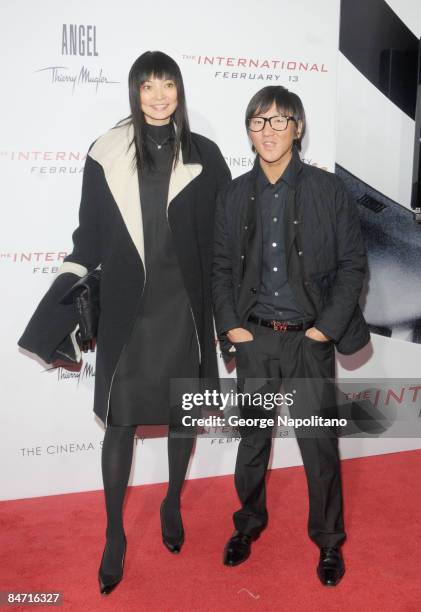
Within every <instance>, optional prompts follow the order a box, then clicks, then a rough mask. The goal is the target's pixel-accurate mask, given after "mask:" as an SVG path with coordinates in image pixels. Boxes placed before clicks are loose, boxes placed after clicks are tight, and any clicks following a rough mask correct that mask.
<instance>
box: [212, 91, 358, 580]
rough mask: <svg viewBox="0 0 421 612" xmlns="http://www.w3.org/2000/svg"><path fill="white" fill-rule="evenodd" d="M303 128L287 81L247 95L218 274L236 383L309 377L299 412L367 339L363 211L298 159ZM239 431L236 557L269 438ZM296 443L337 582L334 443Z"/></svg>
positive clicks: (221, 317) (258, 518)
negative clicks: (251, 158)
mask: <svg viewBox="0 0 421 612" xmlns="http://www.w3.org/2000/svg"><path fill="white" fill-rule="evenodd" d="M305 127H306V119H305V113H304V108H303V105H302V102H301V100H300V98H299V97H298V96H297V95H295V94H293V93H291V92H289V91H288V90H287V89H285V88H284V87H281V86H270V87H265V88H263V89H262V90H260V91H259V92H257V94H256V95H255V96H254V97H253V98H252V99H251V101H250V103H249V105H248V107H247V111H246V128H247V131H248V135H249V138H250V140H251V143H252V146H253V151H255V152H256V154H257V155H256V161H255V164H254V167H253V169H252V170H251V171H250V172H247V173H246V174H244V175H242V176H240V177H238V178H237V179H235V180H234V181H232V183H231V184H230V186H229V187H228V188H227V189H226V190H225V191H224V192H223V194H222V196H221V197H220V201H219V204H218V210H217V214H216V227H215V250H214V266H213V280H212V284H213V300H214V312H215V320H216V327H217V332H218V336H219V339H220V345H221V350H222V352H223V355H224V357H226V358H227V359H229V358H231V357H232V355H233V352H234V351H235V356H236V365H237V375H238V380H239V382H240V381H245V380H251V379H254V380H257V379H260V380H261V379H262V378H263V379H267V378H268V377H269V379H273V378H278V381H279V380H280V379H284V380H285V379H289V380H290V379H292V378H294V379H302V380H303V381H305V383H304V388H305V390H304V391H303V393H301V396H300V398H298V399H297V402H296V403H295V404H294V405H293V406H291V407H290V412H291V416H293V417H296V418H297V417H300V416H306V417H308V416H310V415H313V414H314V415H318V414H321V410H322V405H321V404H322V400H321V397H322V395H323V394H324V392H325V391H326V389H322V390H321V389H320V380H322V381H323V380H327V379H332V378H333V377H334V376H335V351H334V346H335V345H336V348H337V350H338V351H339V352H341V353H345V354H350V353H353V352H355V351H357V350H359V349H361V348H362V347H363V346H364V345H365V344H366V343H367V342H368V341H369V332H368V328H367V325H366V323H365V321H364V318H363V316H362V314H361V311H360V309H359V306H358V300H359V297H360V293H361V289H362V286H363V280H364V276H365V272H366V256H365V249H364V245H363V242H362V238H361V232H360V225H359V219H358V214H357V209H356V206H355V204H354V202H353V201H351V200H350V199H349V197H348V194H347V193H346V191H345V188H344V186H343V184H342V182H341V181H340V179H338V178H337V177H336V176H335V175H333V174H330V173H328V172H325V171H323V170H320V169H318V168H315V167H313V166H308V165H306V164H304V163H303V162H302V161H301V159H300V157H299V153H298V151H299V150H300V148H301V140H302V138H303V136H304V132H305ZM326 386H327V385H326ZM240 388H241V384H240ZM243 388H244V386H243ZM299 395H300V394H299ZM328 395H329V394H328ZM305 397H307V400H305V399H304V400H303V398H305ZM330 407H331V406H330ZM249 410H250V409H249ZM254 412H255V411H254ZM253 414H254V413H253ZM265 416H266V415H265ZM241 436H242V439H241V442H240V445H239V449H238V456H237V463H236V468H235V485H236V489H237V493H238V496H239V498H240V501H241V508H240V509H239V510H238V511H237V512H235V514H234V517H233V518H234V525H235V529H236V531H235V532H234V535H233V536H232V537H231V539H230V540H229V541H228V543H227V545H226V547H225V551H224V563H225V565H229V566H233V565H238V564H239V563H242V562H243V561H245V560H246V559H247V558H248V556H249V555H250V552H251V544H252V541H253V540H255V539H256V538H257V537H258V536H259V534H260V533H261V531H262V530H263V529H264V528H265V526H266V524H267V520H268V514H267V510H266V491H265V474H266V470H267V466H268V461H269V456H270V450H271V437H270V436H268V435H262V433H261V432H260V431H258V428H250V427H249V428H248V429H243V430H242V431H241ZM297 440H298V443H299V446H300V451H301V455H302V458H303V463H304V468H305V472H306V476H307V482H308V489H309V502H310V509H309V522H308V529H309V535H310V538H311V539H312V540H313V541H314V542H315V543H316V544H317V545H318V546H319V548H320V560H319V564H318V567H317V573H318V576H319V578H320V580H321V582H322V583H323V584H325V585H329V586H334V585H336V584H337V583H338V582H339V581H340V579H341V578H342V576H343V574H344V571H345V567H344V563H343V558H342V554H341V548H340V547H341V544H342V542H343V541H344V540H345V531H344V524H343V511H342V488H341V477H340V463H339V455H338V441H337V438H336V436H335V435H332V434H330V435H326V434H324V433H319V432H313V434H312V435H304V436H302V437H301V436H299V435H298V434H297Z"/></svg>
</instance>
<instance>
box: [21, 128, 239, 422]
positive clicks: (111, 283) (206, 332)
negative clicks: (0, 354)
mask: <svg viewBox="0 0 421 612" xmlns="http://www.w3.org/2000/svg"><path fill="white" fill-rule="evenodd" d="M132 140H133V128H132V127H131V125H130V124H124V125H120V126H119V127H117V128H114V129H112V130H110V131H109V132H107V133H106V134H104V135H103V136H101V137H100V138H99V139H98V140H97V141H96V142H95V143H94V145H93V146H92V148H91V149H90V151H89V154H88V156H87V159H86V164H85V170H84V176H83V186H82V201H81V205H80V212H79V227H78V228H77V229H76V231H75V232H74V234H73V243H74V248H73V251H72V253H71V254H70V255H68V256H67V257H66V259H65V262H64V263H63V265H62V267H61V269H60V270H59V273H58V276H57V278H56V280H55V281H54V283H53V284H52V286H51V288H50V289H49V291H48V292H47V294H46V295H45V296H44V298H43V300H42V301H41V303H40V305H39V306H38V308H37V310H36V311H35V313H34V315H33V317H32V319H31V320H30V322H29V324H28V326H27V328H26V330H25V332H24V334H23V335H22V337H21V338H20V340H19V345H20V346H21V347H22V348H24V349H27V350H29V351H31V352H33V353H36V354H37V355H39V356H40V357H41V358H42V359H44V361H46V362H47V363H50V362H51V360H52V356H53V354H54V351H55V350H56V348H57V346H58V345H59V344H60V343H61V341H62V340H63V339H64V338H65V337H66V336H67V335H68V334H70V332H72V330H73V329H74V328H75V325H76V317H75V312H74V308H73V305H69V306H65V305H62V304H60V298H61V297H62V296H63V294H64V293H65V292H66V291H67V290H68V289H69V287H70V286H71V285H72V284H73V283H74V282H75V281H76V280H77V279H78V278H79V277H81V276H84V275H85V274H86V272H87V271H88V270H92V269H94V268H96V267H97V266H98V265H101V268H102V276H101V288H100V308H101V314H100V321H99V329H98V338H97V354H96V373H95V401H94V411H95V413H96V414H97V415H98V416H99V417H100V418H101V419H102V420H103V421H104V422H107V416H108V407H109V396H110V391H111V384H112V379H113V374H114V372H115V370H116V366H117V363H118V358H119V356H120V354H121V352H122V350H123V347H124V345H125V344H126V343H127V342H128V340H129V338H130V334H131V331H132V328H133V325H134V322H135V320H136V316H137V313H138V310H139V307H140V304H141V300H142V293H143V288H144V284H145V265H144V261H145V256H144V239H143V228H142V215H141V206H140V199H139V182H138V174H137V171H136V170H135V168H134V166H133V144H132ZM230 178H231V177H230V172H229V169H228V166H227V165H226V163H225V160H224V158H223V157H222V154H221V152H220V151H219V149H218V147H217V146H216V144H215V143H213V142H212V141H210V140H208V139H207V138H205V137H203V136H200V135H198V134H192V147H191V148H190V150H187V149H186V148H184V149H183V151H182V158H181V159H180V161H179V163H178V164H177V165H176V166H175V168H174V169H173V171H172V174H171V178H170V186H169V194H168V221H169V224H170V227H171V230H172V234H173V240H174V246H175V249H176V254H177V257H178V260H179V264H180V269H181V273H182V276H183V280H184V283H185V286H186V290H187V293H188V296H189V300H190V304H191V307H192V311H193V315H194V320H195V324H196V329H197V334H198V340H199V344H200V352H201V364H200V375H201V376H202V377H204V378H212V379H214V378H216V377H217V376H218V369H217V360H216V350H215V338H214V327H213V318H212V304H211V268H212V251H213V232H212V228H213V224H214V213H215V204H216V196H217V192H218V190H219V189H221V188H222V187H224V186H226V185H227V184H228V183H229V181H230ZM146 274H147V269H146ZM176 324H177V313H176V312H175V313H174V325H176Z"/></svg>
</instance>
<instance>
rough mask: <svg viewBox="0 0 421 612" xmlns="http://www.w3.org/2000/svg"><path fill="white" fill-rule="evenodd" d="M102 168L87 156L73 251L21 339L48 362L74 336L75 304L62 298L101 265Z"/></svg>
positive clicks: (24, 345)
mask: <svg viewBox="0 0 421 612" xmlns="http://www.w3.org/2000/svg"><path fill="white" fill-rule="evenodd" d="M100 169H101V168H100V166H99V164H97V162H95V161H94V160H92V159H91V158H90V157H89V156H88V157H87V159H86V163H85V169H84V173H83V183H82V198H81V204H80V209H79V226H78V228H77V229H76V230H75V232H74V233H73V250H72V252H71V253H70V254H69V255H68V256H67V257H66V258H65V260H64V262H63V264H62V266H61V267H60V269H59V271H58V273H57V276H56V278H55V280H54V282H53V284H52V285H51V287H50V288H49V290H48V291H47V293H46V294H45V295H44V297H43V298H42V300H41V302H40V303H39V305H38V307H37V308H36V310H35V312H34V314H33V315H32V317H31V319H30V321H29V323H28V325H27V327H26V329H25V331H24V332H23V334H22V336H21V338H20V339H19V340H18V345H19V346H20V347H21V348H23V349H25V350H27V351H30V352H31V353H35V354H36V355H38V356H39V357H41V359H43V360H44V361H45V362H46V363H51V362H52V360H53V359H54V355H55V353H56V350H57V348H58V347H59V345H61V344H62V343H63V341H64V340H65V339H66V337H67V336H71V334H72V332H73V331H74V329H75V327H76V325H77V317H76V312H75V309H74V306H73V304H61V303H60V301H61V298H62V297H63V296H64V294H65V293H66V292H67V291H68V289H69V288H70V287H71V286H72V285H73V284H74V283H75V282H76V281H77V280H78V278H80V277H82V276H84V275H85V274H86V273H87V272H88V270H92V269H94V268H96V267H97V266H98V265H99V264H100V262H101V259H100V232H99V217H98V208H97V207H98V193H99V183H98V181H99V180H100V176H101V173H100Z"/></svg>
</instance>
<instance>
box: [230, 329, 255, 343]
mask: <svg viewBox="0 0 421 612" xmlns="http://www.w3.org/2000/svg"><path fill="white" fill-rule="evenodd" d="M227 338H228V340H229V341H230V342H232V343H233V344H235V343H236V342H249V341H250V340H254V337H253V334H251V333H250V332H249V330H248V329H245V328H244V327H234V328H233V329H230V330H229V331H228V332H227Z"/></svg>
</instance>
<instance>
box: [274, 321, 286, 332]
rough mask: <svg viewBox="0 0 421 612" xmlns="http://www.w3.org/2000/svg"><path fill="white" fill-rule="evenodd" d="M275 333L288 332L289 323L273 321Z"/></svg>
mask: <svg viewBox="0 0 421 612" xmlns="http://www.w3.org/2000/svg"><path fill="white" fill-rule="evenodd" d="M271 323H272V326H273V329H274V331H279V332H282V333H284V332H286V331H287V329H288V323H281V322H280V321H272V322H271Z"/></svg>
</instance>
